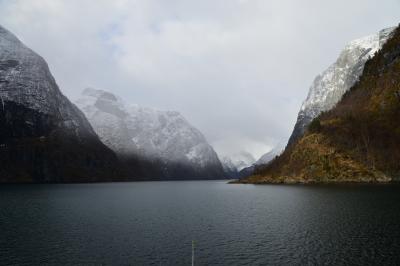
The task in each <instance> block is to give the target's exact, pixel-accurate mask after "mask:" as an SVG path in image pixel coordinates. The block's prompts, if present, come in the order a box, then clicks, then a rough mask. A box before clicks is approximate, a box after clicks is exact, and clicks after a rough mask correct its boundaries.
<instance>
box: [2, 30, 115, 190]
mask: <svg viewBox="0 0 400 266" xmlns="http://www.w3.org/2000/svg"><path fill="white" fill-rule="evenodd" d="M0 126H1V130H0V158H1V160H0V182H88V181H108V180H112V179H113V178H115V177H116V176H118V175H119V172H118V163H117V158H116V156H115V154H114V153H113V152H112V151H111V150H110V149H108V148H107V147H106V146H105V145H104V144H102V143H101V141H100V140H99V139H98V137H97V135H96V134H95V133H94V131H93V130H92V128H91V126H90V124H89V123H88V121H87V120H86V118H85V116H84V115H83V114H82V112H81V111H80V110H79V109H78V108H77V107H76V106H74V105H73V104H72V103H71V102H70V101H69V100H68V99H67V98H66V97H65V96H64V95H62V93H61V92H60V90H59V88H58V86H57V84H56V82H55V80H54V78H53V77H52V75H51V73H50V71H49V68H48V66H47V64H46V62H45V61H44V60H43V58H41V57H40V56H39V55H37V54H36V53H34V52H33V51H32V50H30V49H29V48H27V47H26V46H25V45H23V44H22V43H21V42H20V41H19V40H18V39H17V38H16V37H15V36H14V35H13V34H12V33H10V32H9V31H7V30H6V29H4V28H2V27H1V26H0Z"/></svg>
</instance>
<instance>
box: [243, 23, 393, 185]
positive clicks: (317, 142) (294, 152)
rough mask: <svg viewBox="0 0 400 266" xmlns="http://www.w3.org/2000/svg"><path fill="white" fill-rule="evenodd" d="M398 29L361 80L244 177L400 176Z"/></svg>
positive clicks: (360, 179)
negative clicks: (301, 133) (265, 163)
mask: <svg viewBox="0 0 400 266" xmlns="http://www.w3.org/2000/svg"><path fill="white" fill-rule="evenodd" d="M399 119H400V29H399V28H397V29H396V30H395V31H394V32H393V34H392V35H391V37H390V38H389V40H388V41H387V42H386V43H385V44H384V46H383V48H382V49H381V50H380V51H378V52H377V53H376V55H375V56H374V57H373V58H372V59H371V60H369V61H368V62H367V63H366V64H365V68H364V71H363V74H362V75H361V77H360V80H359V81H358V82H356V84H355V85H354V86H353V87H352V88H351V89H350V90H349V91H348V92H347V93H345V95H344V96H343V98H342V100H341V101H340V102H339V103H338V104H337V105H336V106H335V107H334V108H333V109H332V110H330V111H328V112H325V113H323V114H321V115H320V116H318V117H317V118H315V119H314V120H313V121H312V122H311V124H310V125H309V127H308V130H307V131H306V133H305V134H304V136H303V137H301V138H300V139H299V140H298V141H297V142H295V143H294V144H293V145H291V146H290V147H288V148H287V149H286V150H285V152H284V153H283V154H282V155H281V156H279V158H277V159H276V160H274V161H273V162H272V163H271V164H269V165H268V166H267V167H265V168H263V169H260V170H259V171H257V172H256V174H255V175H254V176H252V177H249V178H247V179H245V180H242V182H244V183H248V182H250V183H264V182H302V183H307V182H388V181H391V180H399V179H400V164H399V161H400V124H399V123H398V121H399Z"/></svg>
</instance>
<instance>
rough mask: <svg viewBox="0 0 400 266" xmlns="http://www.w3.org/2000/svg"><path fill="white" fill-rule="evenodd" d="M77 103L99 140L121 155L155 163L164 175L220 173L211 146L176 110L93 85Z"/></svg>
mask: <svg viewBox="0 0 400 266" xmlns="http://www.w3.org/2000/svg"><path fill="white" fill-rule="evenodd" d="M76 103H77V105H78V106H79V107H80V108H81V109H82V110H83V111H84V113H85V114H86V116H87V117H88V119H89V121H90V123H91V124H92V126H93V128H94V129H95V131H96V132H97V134H98V135H99V136H100V138H101V140H102V141H103V142H104V143H105V144H106V145H107V146H108V147H110V148H111V149H112V150H114V151H115V152H116V153H117V154H119V155H120V156H122V157H127V156H128V157H131V156H134V157H137V158H143V159H145V160H148V161H154V162H158V166H159V167H161V168H162V170H161V175H163V176H164V177H170V178H173V177H175V176H180V177H181V178H182V177H184V175H187V176H186V178H195V177H204V178H218V177H221V176H222V166H221V163H220V161H219V159H218V157H217V155H216V153H215V151H214V150H213V148H212V147H211V146H210V145H209V144H208V143H207V140H206V138H205V137H204V136H203V134H202V133H201V132H200V131H199V130H198V129H196V128H195V127H193V126H192V125H190V123H189V122H188V121H187V120H186V119H185V118H184V117H183V116H182V115H181V114H180V113H179V112H176V111H162V110H157V109H154V108H150V107H142V106H139V105H136V104H131V105H129V104H125V103H124V102H123V101H122V100H121V99H120V98H119V97H118V96H115V95H113V94H112V93H110V92H107V91H104V90H97V89H93V88H87V89H85V90H84V91H83V92H82V98H81V99H79V100H77V101H76ZM178 165H179V166H178ZM179 168H181V170H179ZM174 175H175V176H174Z"/></svg>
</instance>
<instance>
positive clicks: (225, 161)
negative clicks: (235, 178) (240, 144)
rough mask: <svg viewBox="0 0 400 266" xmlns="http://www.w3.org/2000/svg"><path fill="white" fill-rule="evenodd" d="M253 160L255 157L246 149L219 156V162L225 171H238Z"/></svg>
mask: <svg viewBox="0 0 400 266" xmlns="http://www.w3.org/2000/svg"><path fill="white" fill-rule="evenodd" d="M255 161H256V159H255V158H254V157H253V155H251V154H250V153H249V152H246V151H241V152H238V153H236V154H231V155H223V156H221V163H222V166H223V168H224V171H225V173H234V172H240V171H241V170H242V169H243V168H246V167H248V166H250V165H252V164H253V163H254V162H255Z"/></svg>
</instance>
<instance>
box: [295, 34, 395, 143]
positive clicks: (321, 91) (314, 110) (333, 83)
mask: <svg viewBox="0 0 400 266" xmlns="http://www.w3.org/2000/svg"><path fill="white" fill-rule="evenodd" d="M394 29H395V28H388V29H384V30H382V31H380V32H378V33H377V34H373V35H370V36H367V37H364V38H360V39H357V40H354V41H351V42H350V43H348V44H347V45H346V46H345V48H344V49H343V51H342V52H341V54H340V56H339V58H338V59H337V61H336V62H335V63H334V64H332V65H331V66H330V67H329V68H328V69H327V70H325V71H324V72H323V73H322V74H320V75H318V76H317V77H316V78H315V80H314V82H313V84H312V86H311V87H310V90H309V93H308V96H307V98H306V100H305V101H304V102H303V105H302V106H301V109H300V112H299V114H298V118H297V122H296V125H295V128H294V130H293V133H292V136H291V137H290V140H289V144H291V143H293V142H294V141H295V140H297V138H298V137H300V136H302V135H303V134H304V132H305V130H306V128H307V126H308V124H309V123H310V122H311V121H312V120H313V119H314V118H315V117H317V116H318V115H319V114H321V112H324V111H328V110H330V109H332V108H333V107H334V106H335V105H336V104H337V103H338V102H339V101H340V99H341V98H342V96H343V95H344V93H345V92H346V91H347V90H349V89H350V88H351V87H352V86H353V85H354V84H355V83H356V82H357V81H358V79H359V77H360V76H361V74H362V72H363V70H364V65H365V63H366V62H367V61H368V59H369V58H371V57H372V56H374V54H375V53H376V52H377V51H379V50H380V49H381V48H382V46H383V44H384V43H385V42H386V41H387V39H388V38H389V37H390V35H391V33H392V32H393V30H394Z"/></svg>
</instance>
